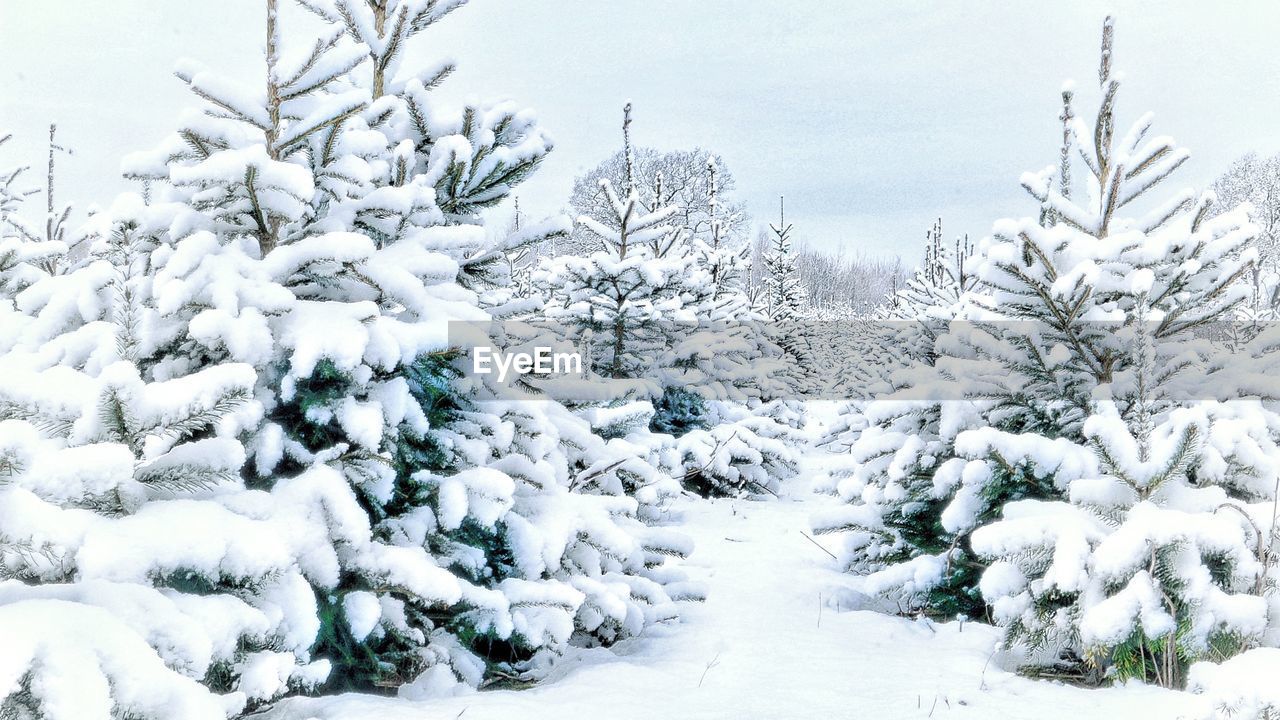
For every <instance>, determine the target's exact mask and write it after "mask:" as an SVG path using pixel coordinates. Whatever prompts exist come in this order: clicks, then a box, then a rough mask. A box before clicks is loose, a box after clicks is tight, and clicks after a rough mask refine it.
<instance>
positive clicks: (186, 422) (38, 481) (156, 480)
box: [0, 354, 337, 719]
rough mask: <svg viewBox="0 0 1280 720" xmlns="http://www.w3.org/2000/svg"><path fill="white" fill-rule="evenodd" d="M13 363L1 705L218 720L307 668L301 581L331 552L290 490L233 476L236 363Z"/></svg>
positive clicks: (307, 682) (316, 580)
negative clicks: (159, 370) (266, 489)
mask: <svg viewBox="0 0 1280 720" xmlns="http://www.w3.org/2000/svg"><path fill="white" fill-rule="evenodd" d="M20 359H25V358H23V357H22V356H21V355H18V354H14V355H10V356H9V362H5V363H0V367H3V369H4V372H3V375H4V379H3V381H0V438H3V439H2V440H0V633H2V634H3V636H4V637H5V638H6V646H5V652H4V653H0V668H3V673H4V683H3V685H0V687H4V688H5V696H4V698H3V699H0V708H3V710H4V711H5V712H6V713H9V715H7V716H6V717H8V716H13V717H28V716H29V717H33V718H34V717H50V718H52V717H67V718H71V717H101V718H104V719H105V718H107V717H121V716H130V717H144V718H175V719H176V718H183V717H210V718H222V717H225V716H226V714H227V713H231V712H238V711H239V710H240V709H242V708H244V707H245V706H246V704H258V703H261V702H264V701H267V700H271V699H273V698H275V697H278V696H279V695H280V694H282V693H284V692H285V691H287V690H288V689H290V688H291V687H292V688H298V687H312V686H314V685H315V684H316V682H318V681H319V680H321V679H323V677H324V676H325V674H326V673H327V672H328V663H327V662H325V661H318V662H312V659H311V655H310V652H309V650H310V647H311V645H312V643H313V642H314V633H315V627H314V626H315V623H316V619H315V600H314V596H313V594H312V591H311V585H312V584H315V585H323V584H325V583H326V578H327V577H328V576H329V575H328V573H327V569H328V568H329V567H330V566H331V565H334V564H336V562H337V558H336V556H334V555H329V556H325V555H324V554H322V553H319V552H317V550H316V549H315V548H314V547H313V546H312V543H313V542H314V537H313V535H312V533H313V532H314V531H315V528H314V526H308V525H306V524H304V522H303V520H304V518H305V512H304V510H303V509H302V508H301V507H291V508H288V509H286V508H285V507H282V505H283V506H288V505H290V504H298V503H297V501H298V499H299V497H298V494H297V493H296V492H287V491H285V490H283V489H282V491H281V492H280V494H279V495H277V496H262V497H258V496H256V495H255V494H252V493H246V492H245V491H244V490H243V487H242V486H241V485H240V483H239V475H238V473H239V469H240V466H241V464H242V463H243V461H244V451H243V449H242V447H241V446H240V444H239V442H237V441H236V440H235V439H234V437H233V436H234V435H235V433H236V430H237V428H238V427H239V425H240V424H241V422H242V421H243V418H240V417H237V415H238V412H239V411H238V408H240V407H242V406H245V405H246V404H248V405H249V408H248V410H249V411H250V414H252V403H250V402H249V401H250V398H251V389H252V387H253V383H254V374H253V371H252V369H251V368H249V367H247V366H244V365H222V366H217V367H210V368H206V369H204V370H202V371H200V372H198V373H194V374H192V375H190V376H188V377H185V378H182V379H177V380H170V381H166V382H159V383H146V382H144V381H143V380H142V379H141V378H140V377H139V375H138V371H137V368H136V367H135V366H134V365H133V364H132V363H130V362H127V361H118V362H116V363H113V364H112V365H110V366H108V367H106V368H104V369H103V370H102V372H101V373H99V374H98V376H97V377H96V378H95V377H91V376H88V375H86V374H84V373H81V372H78V371H75V370H72V369H70V368H65V367H55V368H51V369H49V370H44V371H38V372H36V371H31V370H28V369H26V368H24V367H23V364H22V363H19V362H15V361H14V360H20ZM308 553H310V557H308ZM31 623H38V624H36V625H34V626H32V625H31ZM14 643H16V645H15V644H14ZM200 682H203V683H205V684H206V685H208V686H209V688H210V689H212V690H213V691H215V692H219V693H224V694H225V695H224V696H223V697H221V698H219V697H215V696H213V695H211V694H210V692H209V690H208V689H206V688H204V687H202V686H201V685H200V684H199V683H200ZM68 683H72V685H67V684H68ZM23 713H29V715H24V714H23Z"/></svg>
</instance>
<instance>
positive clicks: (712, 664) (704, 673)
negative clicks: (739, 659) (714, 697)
mask: <svg viewBox="0 0 1280 720" xmlns="http://www.w3.org/2000/svg"><path fill="white" fill-rule="evenodd" d="M719 664H720V653H716V656H715V657H713V658H711V662H709V663H707V667H706V668H705V669H704V670H703V671H702V677H700V678H698V687H702V682H703V681H704V680H706V679H707V673H709V672H711V668H713V667H715V666H717V665H719Z"/></svg>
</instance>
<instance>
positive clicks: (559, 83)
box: [0, 0, 1280, 262]
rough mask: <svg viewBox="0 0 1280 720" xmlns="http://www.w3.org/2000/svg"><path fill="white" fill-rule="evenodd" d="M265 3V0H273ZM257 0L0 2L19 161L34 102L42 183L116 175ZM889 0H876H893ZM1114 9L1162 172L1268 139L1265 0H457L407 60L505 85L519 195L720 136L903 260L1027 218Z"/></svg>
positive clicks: (10, 158) (496, 87) (732, 159)
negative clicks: (1070, 89)
mask: <svg viewBox="0 0 1280 720" xmlns="http://www.w3.org/2000/svg"><path fill="white" fill-rule="evenodd" d="M286 4H288V3H287V2H286ZM263 5H264V3H263V2H262V0H181V1H177V0H111V1H110V2H105V1H103V0H62V1H59V2H52V1H50V0H0V131H4V132H13V133H15V134H16V135H17V136H18V140H20V141H21V142H22V144H21V146H20V147H12V148H5V149H4V150H0V166H3V165H8V164H12V163H13V162H16V161H18V160H21V161H22V162H24V163H30V162H40V161H41V160H40V155H39V153H40V144H41V143H42V142H43V136H44V132H45V131H44V129H43V128H45V126H47V124H48V123H49V122H50V121H57V122H58V123H59V124H60V127H61V128H62V130H61V131H60V132H61V136H62V139H63V140H64V141H66V142H67V143H69V144H71V145H74V146H75V148H76V150H77V153H78V154H77V156H76V157H74V158H70V159H67V160H64V161H63V166H64V168H65V178H66V193H65V194H67V195H69V196H75V197H76V198H77V199H83V200H90V199H91V200H97V201H104V200H106V199H108V198H110V196H111V195H112V194H113V193H114V192H116V191H118V190H120V189H123V188H125V187H126V185H125V184H124V183H123V181H120V180H118V179H117V178H118V163H119V156H120V155H121V154H122V153H124V152H127V151H131V150H135V149H141V148H146V147H150V146H152V145H153V144H154V143H156V142H157V141H158V140H159V139H160V138H161V137H163V135H164V134H165V132H166V131H167V130H169V129H170V128H171V127H172V125H173V122H174V119H175V118H176V117H177V114H178V112H179V111H180V110H181V109H182V108H183V107H185V106H186V105H188V104H190V98H189V97H188V96H187V95H186V93H185V91H184V90H183V89H182V87H181V83H180V82H179V81H177V80H176V79H175V78H173V77H172V75H171V70H172V68H173V66H174V63H175V61H176V60H177V59H178V58H180V57H192V58H195V59H197V60H200V61H202V62H204V63H205V64H207V65H210V66H212V67H214V68H216V69H218V70H222V71H225V72H228V73H231V74H239V75H241V76H242V77H245V78H254V77H256V76H257V75H256V74H255V73H258V72H259V70H258V67H259V63H260V62H261V59H260V58H261V48H262V35H263V31H262V22H261V15H262V8H263ZM900 5H901V6H905V7H898V6H900ZM1112 11H1114V13H1115V14H1116V16H1117V23H1116V25H1117V50H1116V53H1117V57H1116V66H1117V68H1118V69H1119V70H1121V71H1122V72H1123V73H1124V79H1125V84H1124V85H1123V86H1122V89H1121V95H1120V111H1121V118H1122V121H1123V122H1124V123H1127V122H1129V121H1131V120H1133V119H1136V118H1137V117H1138V115H1140V114H1141V113H1142V112H1143V111H1145V110H1148V109H1150V110H1154V111H1155V112H1156V115H1157V117H1156V127H1155V131H1156V132H1157V133H1160V134H1169V135H1172V136H1174V137H1175V138H1176V139H1178V140H1179V141H1180V142H1181V143H1182V144H1184V145H1185V146H1187V147H1188V148H1190V150H1191V152H1192V155H1193V160H1192V162H1191V163H1190V164H1189V166H1188V169H1187V170H1185V171H1183V172H1182V173H1181V176H1180V178H1179V179H1178V182H1179V183H1180V184H1182V185H1203V184H1205V183H1207V182H1208V181H1210V180H1212V178H1213V177H1214V176H1215V175H1216V174H1217V173H1219V172H1220V171H1221V170H1222V169H1223V168H1224V167H1225V166H1226V165H1227V164H1228V163H1229V162H1230V161H1231V160H1232V159H1233V158H1235V157H1236V156H1238V155H1240V154H1242V153H1244V152H1246V151H1249V150H1259V151H1262V152H1275V151H1277V150H1280V142H1278V140H1280V134H1278V133H1277V132H1276V126H1277V121H1278V118H1280V50H1278V49H1277V45H1276V38H1277V37H1280V3H1277V2H1273V1H1270V0H1268V1H1263V0H1254V1H1250V2H1234V3H1230V4H1227V3H1206V2H1201V1H1200V0H1186V1H1184V2H1160V3H1156V2H1110V3H1099V2H1090V1H1084V2H1081V1H1078V0H1073V1H1071V2H1067V1H1066V0H1062V1H1060V2H1054V3H1045V2H1008V3H978V2H955V1H954V0H940V1H939V2H913V3H897V2H878V1H877V2H861V1H859V2H854V1H853V0H847V1H844V0H790V1H789V2H777V1H776V0H685V1H678V0H472V2H471V4H470V5H469V6H468V7H466V8H463V9H462V10H459V11H458V12H456V13H454V14H453V15H452V16H450V18H449V19H448V20H447V21H445V22H443V23H441V24H440V25H439V26H437V28H436V29H435V30H434V31H433V32H430V33H428V34H427V35H424V36H422V37H420V38H419V39H418V40H417V41H416V42H417V45H416V47H415V53H420V54H422V55H423V56H428V55H448V56H450V57H453V58H455V59H456V60H457V61H458V63H459V72H458V73H457V74H456V75H455V76H454V77H453V78H451V79H450V80H449V82H448V86H449V90H448V93H449V94H451V95H452V96H455V97H459V98H461V97H475V98H485V99H503V98H511V99H515V100H517V101H519V102H521V103H523V104H525V105H527V106H530V107H533V108H535V109H536V110H537V111H538V113H539V115H540V117H541V118H542V121H543V123H544V124H545V126H546V127H547V128H548V129H549V130H550V132H551V134H552V136H553V137H554V138H555V139H556V142H557V146H556V150H555V151H554V152H553V153H552V156H551V157H550V158H549V159H548V161H547V162H546V164H545V165H544V167H543V169H542V170H541V171H540V172H539V173H538V174H537V175H535V176H534V177H533V178H532V179H531V180H529V181H528V182H527V183H526V184H525V185H524V186H522V187H521V189H520V192H519V195H520V197H521V204H522V207H523V208H524V209H527V210H529V211H531V212H535V213H540V214H546V213H552V212H556V211H558V210H559V209H561V207H562V206H563V202H564V198H565V197H566V196H567V194H568V190H569V187H570V186H571V183H572V180H573V177H574V176H575V175H576V174H578V173H580V172H582V171H583V170H585V169H587V168H589V167H590V166H592V165H594V164H595V163H596V162H597V161H599V160H600V159H602V158H603V157H605V156H607V155H608V154H610V153H611V152H613V151H614V150H615V149H617V148H618V146H619V144H620V137H619V128H618V125H619V118H620V111H621V106H622V104H623V102H624V101H625V100H627V99H631V100H632V101H633V102H634V104H635V124H634V125H633V130H634V135H635V139H636V141H637V142H638V143H640V144H644V145H651V146H655V147H658V148H669V149H675V148H691V147H695V146H701V147H706V148H709V149H712V150H714V151H715V152H718V153H720V154H722V155H723V156H724V157H725V160H726V162H727V163H728V166H729V168H730V170H731V171H732V172H733V173H734V175H735V176H736V177H737V181H738V188H739V191H738V194H739V197H740V198H742V199H744V200H745V201H746V202H747V205H748V210H749V211H750V212H751V213H752V215H753V217H755V218H756V219H757V220H760V221H768V220H772V219H773V218H774V217H775V213H776V206H777V196H778V195H780V194H783V195H786V196H787V207H788V219H789V220H792V221H793V222H794V223H795V225H796V235H797V236H798V237H799V238H801V239H804V240H806V241H808V242H810V243H812V244H814V245H817V246H820V247H823V248H827V249H831V250H833V251H835V250H839V249H843V250H845V251H847V252H851V253H857V252H866V253H872V254H902V255H903V256H905V257H906V258H907V259H908V260H910V261H912V262H914V261H915V260H916V259H917V256H918V255H919V254H920V248H921V242H922V238H923V235H924V230H925V228H926V227H927V226H928V225H929V224H930V223H931V221H932V218H934V217H936V216H941V217H942V218H943V223H944V229H945V231H946V233H947V234H948V235H951V234H954V233H959V232H969V233H971V234H974V235H983V234H985V233H986V232H987V231H988V230H989V229H990V227H991V223H992V221H993V220H995V219H997V218H999V217H1003V216H1005V215H1008V214H1019V215H1023V214H1034V213H1035V208H1034V207H1033V206H1031V205H1029V204H1028V202H1027V201H1026V200H1025V199H1024V198H1023V196H1022V194H1021V190H1020V189H1019V187H1018V176H1019V175H1020V174H1021V173H1022V172H1023V171H1026V170H1033V169H1039V168H1040V167H1043V166H1045V165H1048V164H1050V163H1052V162H1053V160H1054V157H1055V154H1056V140H1055V136H1056V135H1057V134H1058V131H1057V129H1056V127H1055V125H1056V116H1057V114H1058V104H1059V100H1058V92H1059V89H1060V87H1061V85H1062V81H1063V80H1065V79H1068V78H1074V79H1076V80H1078V84H1079V87H1080V90H1081V91H1082V92H1081V99H1082V101H1083V102H1082V104H1081V107H1080V108H1079V109H1080V110H1084V109H1086V106H1090V107H1091V106H1093V105H1094V103H1095V98H1096V93H1095V92H1094V90H1095V87H1096V79H1095V78H1096V76H1095V72H1096V62H1097V60H1096V52H1097V42H1098V34H1099V29H1100V25H1101V21H1102V18H1103V17H1104V16H1105V15H1106V14H1107V12H1112Z"/></svg>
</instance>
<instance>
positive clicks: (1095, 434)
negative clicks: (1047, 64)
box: [816, 21, 1277, 685]
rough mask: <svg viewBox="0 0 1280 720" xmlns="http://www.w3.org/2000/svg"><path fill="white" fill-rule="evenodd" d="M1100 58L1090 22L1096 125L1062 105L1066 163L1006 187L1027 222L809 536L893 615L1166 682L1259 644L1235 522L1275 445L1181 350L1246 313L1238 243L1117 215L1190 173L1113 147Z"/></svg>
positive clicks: (1208, 364)
mask: <svg viewBox="0 0 1280 720" xmlns="http://www.w3.org/2000/svg"><path fill="white" fill-rule="evenodd" d="M1110 60H1111V24H1110V21H1108V23H1107V25H1106V29H1105V31H1104V44H1103V62H1102V67H1101V70H1100V73H1099V78H1100V83H1101V89H1102V94H1103V102H1102V105H1101V109H1100V111H1099V114H1098V116H1097V119H1096V122H1095V124H1094V127H1093V128H1091V129H1086V128H1085V127H1084V126H1083V125H1082V124H1081V123H1080V122H1079V121H1078V120H1077V119H1076V118H1075V117H1074V114H1073V112H1072V107H1071V102H1072V97H1073V94H1072V92H1071V91H1067V92H1064V94H1063V100H1064V110H1065V111H1064V113H1063V116H1062V117H1063V120H1064V140H1065V144H1064V146H1063V148H1062V153H1061V163H1060V164H1059V165H1057V166H1054V167H1050V168H1049V169H1047V170H1046V171H1044V172H1042V173H1038V174H1028V175H1026V176H1024V177H1023V185H1024V187H1026V189H1027V190H1028V192H1029V193H1030V194H1031V195H1032V196H1033V197H1034V198H1035V199H1036V200H1037V201H1038V202H1039V204H1040V212H1039V214H1038V216H1037V217H1035V218H1025V219H1022V220H1017V221H1014V220H1006V221H1001V222H999V223H997V224H996V226H995V229H994V233H993V235H992V237H991V238H988V239H986V240H984V241H983V242H982V243H981V244H980V245H979V247H978V249H977V251H976V253H975V256H974V258H973V259H972V261H971V263H970V264H971V265H972V266H973V267H974V268H975V282H974V285H973V286H972V287H971V288H970V289H969V290H967V291H966V292H965V293H964V294H963V295H962V296H960V299H959V301H958V302H957V303H956V304H955V305H954V306H953V308H952V309H951V310H950V311H948V312H950V313H952V314H954V316H955V317H957V318H959V319H960V320H962V322H952V323H950V324H948V325H946V326H945V329H944V331H943V332H941V333H940V334H939V335H938V336H937V337H936V340H935V341H934V342H933V343H932V345H933V356H934V357H933V358H932V360H931V365H932V366H931V367H927V366H926V367H924V368H916V369H910V368H908V369H905V370H902V371H901V378H900V380H898V381H895V384H896V385H898V386H899V387H901V388H902V389H901V390H898V391H896V392H895V393H894V394H892V395H890V396H889V398H888V400H885V401H878V402H872V403H869V404H867V405H865V406H863V408H862V409H861V418H860V419H858V421H857V422H851V423H850V424H849V428H850V429H852V430H854V431H855V432H856V439H854V440H852V442H851V444H849V445H848V447H849V451H850V453H851V457H852V459H853V460H854V461H855V464H854V465H853V469H852V471H851V472H850V474H849V475H848V476H847V477H846V478H845V479H843V480H842V481H840V484H839V489H838V491H839V494H840V495H841V496H842V497H844V498H846V499H847V500H849V501H850V502H851V506H850V507H849V508H847V509H844V510H841V511H838V512H835V513H832V514H831V515H830V516H828V517H824V518H820V519H818V521H817V522H816V524H817V525H818V527H819V529H821V530H825V531H838V532H846V533H848V538H849V539H848V541H847V546H846V551H845V559H846V562H847V563H848V564H849V566H850V568H851V569H853V570H855V571H858V572H860V573H864V574H865V575H866V577H865V578H864V579H863V588H864V590H866V591H867V592H869V593H873V594H884V595H888V596H889V597H892V598H894V599H896V600H897V601H898V602H899V604H900V606H901V607H903V609H910V610H922V611H925V612H932V613H940V614H944V615H951V614H954V613H963V614H966V615H970V616H973V615H975V614H981V613H984V612H985V611H986V608H984V605H986V604H988V603H989V604H990V607H991V616H992V617H993V618H994V619H995V620H997V621H998V622H1001V623H1003V624H1007V625H1008V626H1009V628H1010V635H1011V639H1012V640H1013V641H1015V642H1025V643H1028V644H1030V645H1033V646H1036V645H1041V644H1043V645H1046V646H1048V647H1049V648H1052V649H1055V650H1060V651H1063V652H1066V653H1068V654H1069V655H1070V656H1073V657H1076V658H1077V659H1083V660H1086V661H1087V662H1088V663H1089V665H1091V666H1092V667H1093V668H1096V669H1098V670H1101V671H1103V672H1104V673H1107V674H1109V675H1110V676H1113V677H1118V678H1125V677H1135V676H1136V677H1143V678H1146V679H1150V680H1155V681H1158V682H1161V683H1163V684H1166V685H1173V684H1177V683H1180V682H1181V680H1182V678H1183V677H1184V674H1185V669H1186V664H1187V662H1188V661H1190V660H1193V659H1195V658H1197V657H1221V656H1222V655H1223V654H1228V653H1230V652H1235V651H1237V650H1238V649H1240V648H1241V647H1246V646H1248V645H1250V644H1253V643H1257V642H1259V641H1260V640H1261V639H1262V637H1263V634H1264V630H1265V628H1266V627H1267V616H1268V611H1267V607H1266V603H1265V602H1264V601H1263V600H1262V599H1261V598H1260V597H1259V596H1260V595H1261V585H1260V583H1261V578H1262V576H1263V568H1262V567H1261V565H1260V558H1259V556H1260V553H1259V552H1258V550H1257V544H1258V543H1259V542H1260V540H1259V530H1258V528H1269V527H1270V524H1271V521H1270V520H1263V521H1259V520H1258V517H1259V516H1258V514H1257V513H1256V512H1255V509H1251V507H1250V503H1257V502H1260V501H1267V500H1270V499H1271V498H1272V497H1273V494H1274V482H1273V480H1274V470H1273V469H1272V464H1273V463H1274V462H1275V460H1274V459H1270V458H1276V457H1277V456H1275V455H1274V452H1275V450H1274V444H1273V442H1272V440H1271V437H1272V434H1273V433H1274V431H1275V428H1276V427H1277V426H1276V424H1275V421H1274V418H1273V417H1272V415H1271V412H1270V411H1269V410H1266V409H1264V407H1263V406H1261V405H1259V404H1258V403H1257V401H1251V400H1248V399H1244V398H1243V397H1242V396H1248V395H1252V394H1253V392H1254V391H1253V390H1250V389H1249V386H1248V384H1247V383H1241V382H1240V381H1239V378H1238V377H1236V378H1232V377H1231V376H1229V375H1228V374H1227V373H1226V372H1225V371H1223V372H1221V373H1219V375H1214V372H1215V371H1216V370H1219V369H1220V367H1219V366H1220V365H1221V363H1217V362H1216V361H1214V360H1213V358H1211V357H1210V356H1209V353H1211V352H1213V351H1214V350H1213V348H1212V347H1211V346H1207V345H1205V344H1203V343H1199V342H1198V341H1196V340H1195V339H1194V337H1193V334H1194V332H1195V331H1197V329H1198V328H1201V327H1204V326H1205V325H1207V324H1209V323H1212V322H1214V321H1215V320H1220V319H1227V318H1230V317H1232V312H1233V310H1234V308H1235V307H1236V306H1237V305H1238V303H1240V302H1241V301H1242V300H1243V299H1244V297H1245V294H1246V293H1247V289H1246V288H1243V287H1242V286H1241V283H1240V280H1241V278H1243V277H1244V276H1245V275H1246V273H1247V271H1248V269H1249V267H1250V264H1251V262H1253V259H1254V257H1255V255H1254V251H1253V250H1252V249H1251V248H1250V246H1249V245H1250V241H1251V239H1252V237H1253V234H1254V228H1253V226H1252V225H1251V224H1250V223H1249V221H1248V218H1247V215H1246V211H1245V210H1244V209H1236V210H1233V211H1228V212H1225V213H1223V214H1220V215H1218V216H1216V217H1212V218H1210V213H1209V207H1210V206H1211V204H1212V202H1213V197H1212V196H1211V195H1204V196H1200V197H1197V196H1195V195H1194V194H1192V193H1191V192H1190V191H1185V192H1180V193H1177V194H1175V195H1174V196H1172V197H1171V198H1169V199H1168V200H1166V201H1163V202H1159V203H1155V204H1153V206H1152V209H1151V210H1149V211H1148V212H1146V213H1145V214H1141V215H1139V216H1138V217H1136V218H1126V217H1124V216H1123V215H1121V214H1120V211H1121V210H1122V209H1123V208H1126V207H1127V206H1129V205H1130V204H1131V203H1132V202H1134V201H1135V200H1138V199H1139V198H1143V197H1144V196H1146V195H1147V194H1148V192H1149V191H1150V190H1151V189H1152V188H1154V187H1156V186H1158V185H1159V184H1160V183H1161V181H1163V180H1165V179H1166V178H1167V177H1169V176H1170V174H1172V173H1173V172H1174V171H1175V170H1176V169H1177V168H1178V167H1179V166H1180V165H1181V164H1182V163H1183V162H1184V161H1185V160H1186V158H1187V153H1186V152H1185V151H1183V150H1180V149H1178V148H1177V147H1176V146H1175V145H1174V144H1173V142H1172V140H1170V139H1169V138H1167V137H1154V138H1148V132H1149V129H1150V124H1151V120H1150V116H1146V117H1143V118H1142V119H1141V120H1139V122H1138V123H1136V124H1135V125H1134V127H1133V129H1132V130H1131V131H1130V132H1129V133H1128V134H1127V135H1125V136H1123V137H1120V138H1117V137H1115V136H1114V134H1113V129H1114V127H1115V120H1114V103H1115V98H1116V92H1117V89H1118V83H1117V82H1116V81H1115V80H1114V79H1113V77H1112V74H1111V68H1110ZM1076 162H1079V163H1081V164H1082V165H1083V169H1084V173H1083V174H1082V176H1083V178H1084V186H1085V190H1086V192H1085V193H1083V194H1081V195H1080V196H1079V199H1077V196H1076V192H1077V190H1078V189H1077V188H1076V187H1075V184H1074V183H1073V178H1074V177H1079V176H1078V175H1076V174H1075V173H1073V170H1074V169H1076V168H1074V167H1073V166H1074V165H1075V163H1076ZM1219 376H1221V377H1222V378H1223V379H1222V380H1220V381H1218V380H1215V379H1214V378H1216V377H1219ZM1213 393H1219V394H1220V397H1217V398H1214V395H1213ZM1206 397H1207V398H1213V399H1216V400H1220V401H1233V402H1230V403H1226V404H1220V403H1217V402H1195V403H1191V401H1192V400H1195V399H1198V398H1206ZM1264 399H1265V397H1264ZM1189 403H1190V404H1189ZM1227 428H1231V429H1230V430H1228V429H1227ZM1210 438H1212V439H1210ZM1224 505H1225V507H1224ZM1242 514H1243V515H1244V516H1248V517H1252V518H1253V520H1249V519H1247V518H1246V517H1242ZM1002 516H1003V519H999V520H998V518H1001V517H1002ZM1261 532H1262V533H1266V532H1269V531H1267V530H1262V531H1261Z"/></svg>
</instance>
